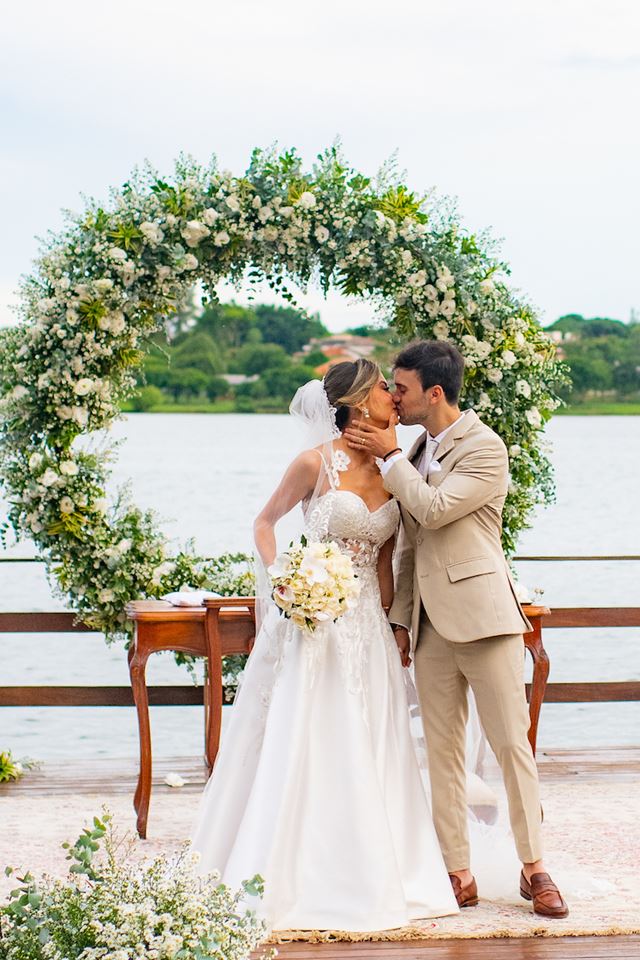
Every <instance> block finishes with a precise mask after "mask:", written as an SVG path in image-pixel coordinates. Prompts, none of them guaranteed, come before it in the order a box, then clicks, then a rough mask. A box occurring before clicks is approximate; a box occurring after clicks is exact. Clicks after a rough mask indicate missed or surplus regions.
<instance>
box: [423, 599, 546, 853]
mask: <svg viewBox="0 0 640 960" xmlns="http://www.w3.org/2000/svg"><path fill="white" fill-rule="evenodd" d="M414 659H415V671H416V686H417V689H418V696H419V699H420V707H421V710H422V720H423V724H424V731H425V738H426V741H427V749H428V753H429V776H430V779H431V790H432V804H433V820H434V824H435V828H436V832H437V834H438V839H439V841H440V846H441V848H442V854H443V857H444V862H445V864H446V866H447V869H448V870H449V872H451V871H452V870H464V869H467V868H468V867H469V865H470V856H469V837H468V830H467V806H466V773H465V726H466V721H467V689H468V687H469V686H470V687H471V689H472V690H473V693H474V696H475V700H476V704H477V707H478V714H479V717H480V722H481V724H482V727H483V729H484V731H485V733H486V735H487V739H488V741H489V745H490V746H491V749H492V750H493V752H494V753H495V755H496V758H497V760H498V763H499V764H500V768H501V770H502V776H503V779H504V785H505V788H506V791H507V798H508V802H509V818H510V820H511V829H512V830H513V835H514V837H515V842H516V849H517V851H518V856H519V858H520V860H521V861H522V862H523V863H533V862H534V861H536V860H539V859H541V858H542V839H541V830H540V821H541V814H540V794H539V787H538V771H537V768H536V764H535V760H534V757H533V754H532V752H531V747H530V745H529V741H528V740H527V732H528V730H529V711H528V709H527V702H526V697H525V690H524V681H523V661H524V644H523V642H522V636H521V635H519V634H518V635H516V634H510V635H507V636H501V637H489V638H488V639H485V640H474V641H472V642H471V643H453V642H452V641H450V640H445V639H444V638H443V637H441V636H440V634H439V633H437V632H436V630H434V628H433V626H432V625H431V623H430V622H429V621H428V620H427V619H426V617H425V616H424V613H423V617H422V619H421V623H420V634H419V637H418V643H417V646H416V650H415V654H414Z"/></svg>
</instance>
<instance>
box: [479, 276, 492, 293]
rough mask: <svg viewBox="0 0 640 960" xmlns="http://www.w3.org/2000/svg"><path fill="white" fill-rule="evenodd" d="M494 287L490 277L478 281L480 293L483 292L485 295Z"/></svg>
mask: <svg viewBox="0 0 640 960" xmlns="http://www.w3.org/2000/svg"><path fill="white" fill-rule="evenodd" d="M494 289H495V285H494V282H493V280H491V278H490V277H487V278H486V280H481V281H480V293H484V295H485V296H486V295H487V294H489V293H493V291H494Z"/></svg>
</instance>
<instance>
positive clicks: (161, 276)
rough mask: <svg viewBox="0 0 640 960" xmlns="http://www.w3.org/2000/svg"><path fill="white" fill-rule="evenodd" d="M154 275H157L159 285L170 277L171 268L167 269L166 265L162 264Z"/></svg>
mask: <svg viewBox="0 0 640 960" xmlns="http://www.w3.org/2000/svg"><path fill="white" fill-rule="evenodd" d="M156 274H157V275H158V280H159V281H160V283H164V281H165V280H166V279H167V277H170V276H171V267H167V266H166V264H164V263H162V264H160V266H159V267H158V269H157V270H156Z"/></svg>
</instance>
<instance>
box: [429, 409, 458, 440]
mask: <svg viewBox="0 0 640 960" xmlns="http://www.w3.org/2000/svg"><path fill="white" fill-rule="evenodd" d="M466 412H467V411H466V410H464V411H463V412H462V413H461V414H460V416H459V417H458V419H457V420H454V421H453V423H450V424H449V426H448V427H445V428H444V430H442V431H441V432H440V433H439V434H438V436H437V437H432V436H431V434H430V433H429V431H428V430H427V440H435V442H436V443H438V444H440V443H442V441H443V440H444V438H445V436H446V435H447V434H448V433H449V430H451V428H452V427H455V425H456V423H460V421H461V420H462V418H463V417H464V416H465V414H466Z"/></svg>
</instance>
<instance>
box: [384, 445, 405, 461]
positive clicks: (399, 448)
mask: <svg viewBox="0 0 640 960" xmlns="http://www.w3.org/2000/svg"><path fill="white" fill-rule="evenodd" d="M394 453H402V447H394V448H393V450H389V452H388V453H385V455H384V456H383V458H382V459H383V461H384V462H385V463H386V461H387V460H388V459H389V457H392V456H393V454H394Z"/></svg>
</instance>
